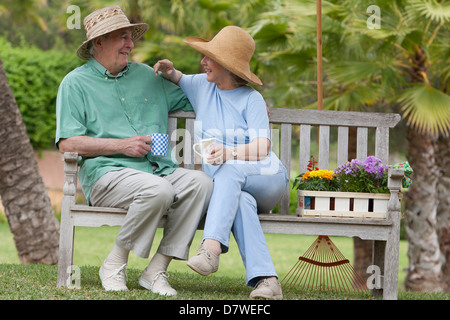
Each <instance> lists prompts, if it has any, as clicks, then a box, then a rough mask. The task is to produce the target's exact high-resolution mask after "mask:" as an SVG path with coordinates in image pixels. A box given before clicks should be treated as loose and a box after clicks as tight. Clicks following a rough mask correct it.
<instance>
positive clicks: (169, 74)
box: [153, 59, 183, 84]
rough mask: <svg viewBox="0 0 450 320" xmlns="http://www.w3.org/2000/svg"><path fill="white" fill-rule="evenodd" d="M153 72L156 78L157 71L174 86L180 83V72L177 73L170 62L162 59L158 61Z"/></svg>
mask: <svg viewBox="0 0 450 320" xmlns="http://www.w3.org/2000/svg"><path fill="white" fill-rule="evenodd" d="M153 70H154V71H155V75H156V76H158V71H161V75H162V76H163V77H164V78H166V79H167V80H169V81H172V82H173V83H175V84H178V82H180V79H181V76H182V75H183V74H182V73H181V71H178V70H177V69H175V67H174V66H173V63H172V61H170V60H167V59H164V60H159V61H158V62H157V63H155V65H154V66H153Z"/></svg>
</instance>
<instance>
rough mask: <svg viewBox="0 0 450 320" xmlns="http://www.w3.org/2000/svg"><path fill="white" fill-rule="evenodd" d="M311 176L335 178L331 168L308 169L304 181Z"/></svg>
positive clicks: (303, 177)
mask: <svg viewBox="0 0 450 320" xmlns="http://www.w3.org/2000/svg"><path fill="white" fill-rule="evenodd" d="M310 178H321V179H328V180H333V171H331V170H315V171H308V172H306V173H305V174H304V175H303V176H302V181H304V180H307V179H310Z"/></svg>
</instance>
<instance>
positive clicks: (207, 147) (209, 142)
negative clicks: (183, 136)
mask: <svg viewBox="0 0 450 320" xmlns="http://www.w3.org/2000/svg"><path fill="white" fill-rule="evenodd" d="M215 145H216V139H215V138H209V139H202V140H200V142H198V143H195V144H194V145H193V146H192V149H194V152H195V153H196V154H198V155H199V156H200V157H202V159H203V162H205V163H206V162H208V156H209V155H210V153H211V150H212V149H213V148H214V146H215ZM197 149H199V150H197Z"/></svg>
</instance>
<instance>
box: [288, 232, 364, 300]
mask: <svg viewBox="0 0 450 320" xmlns="http://www.w3.org/2000/svg"><path fill="white" fill-rule="evenodd" d="M281 283H282V284H283V287H285V288H293V287H298V288H299V289H301V290H324V291H336V292H341V293H350V292H354V293H363V292H364V291H367V290H369V289H368V287H367V285H366V284H365V282H364V280H363V279H362V278H361V276H360V275H359V274H358V273H357V272H356V271H355V270H354V269H353V267H352V265H351V264H350V262H349V260H348V259H346V258H345V257H344V255H343V254H342V253H341V252H340V251H339V249H338V248H337V247H336V245H335V244H334V243H333V242H332V241H331V239H330V238H329V237H328V236H318V238H317V239H316V240H315V241H314V242H313V243H312V245H311V246H310V247H309V249H308V250H307V251H306V252H305V253H304V254H303V256H301V257H299V258H298V262H297V263H296V264H295V265H294V267H293V268H292V269H291V270H290V271H289V272H288V273H287V275H286V276H285V277H284V279H283V280H282V281H281Z"/></svg>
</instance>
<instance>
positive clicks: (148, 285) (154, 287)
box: [139, 271, 177, 297]
mask: <svg viewBox="0 0 450 320" xmlns="http://www.w3.org/2000/svg"><path fill="white" fill-rule="evenodd" d="M168 277H169V276H168V274H167V273H166V272H165V271H159V272H157V273H152V274H149V275H148V274H146V273H145V271H144V273H143V274H142V276H141V278H140V279H139V284H140V285H141V286H142V287H144V288H145V289H147V290H150V291H152V292H153V293H157V294H160V295H162V296H168V297H169V296H176V295H177V291H176V290H175V289H174V288H172V287H171V286H170V284H169V282H167V278H168Z"/></svg>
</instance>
